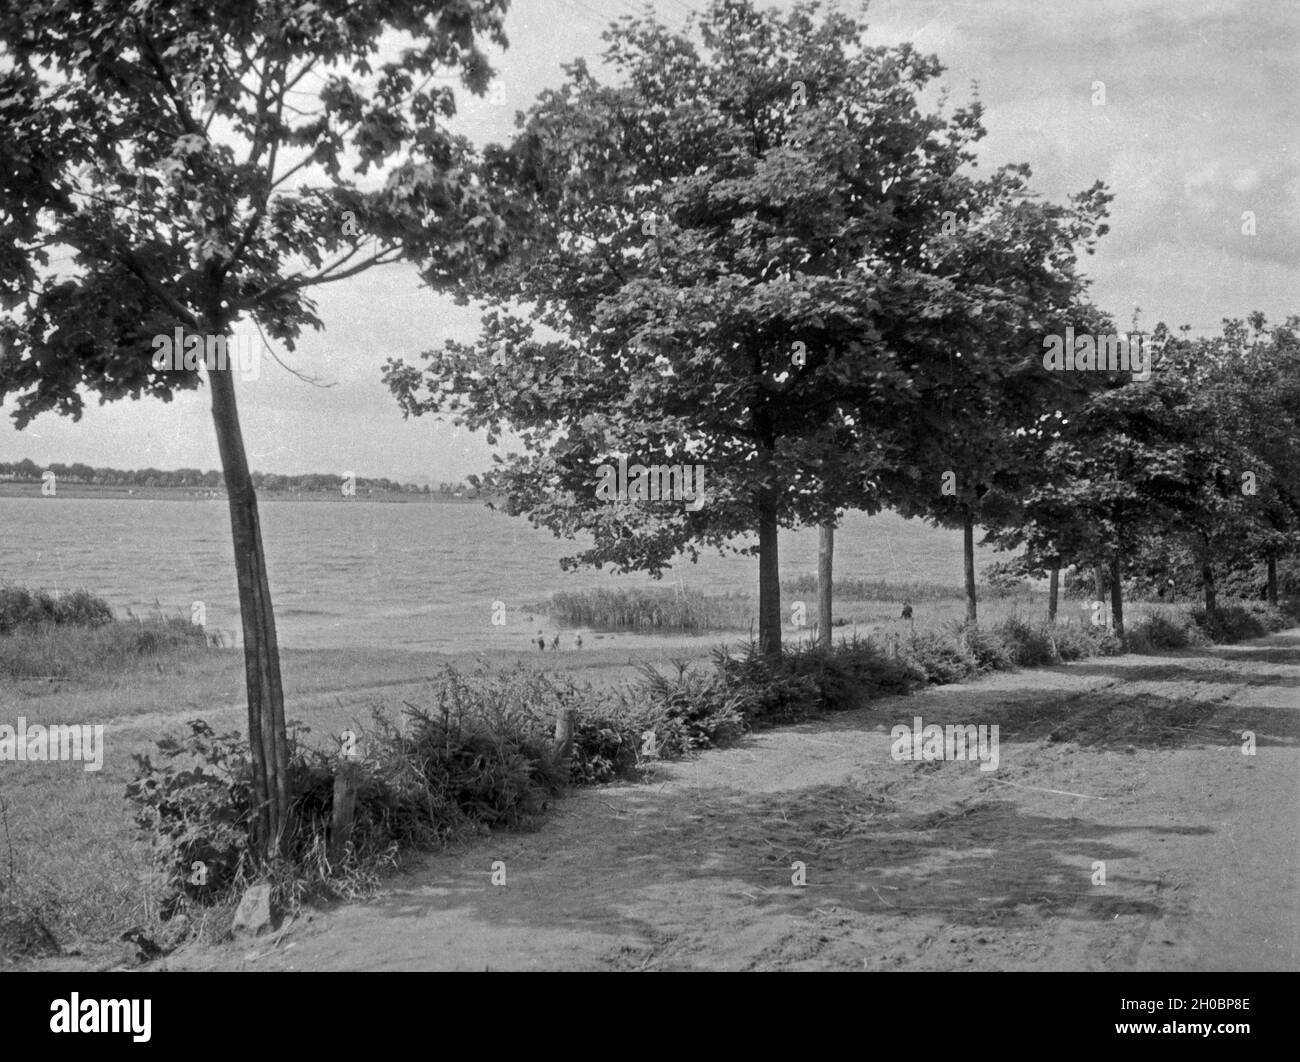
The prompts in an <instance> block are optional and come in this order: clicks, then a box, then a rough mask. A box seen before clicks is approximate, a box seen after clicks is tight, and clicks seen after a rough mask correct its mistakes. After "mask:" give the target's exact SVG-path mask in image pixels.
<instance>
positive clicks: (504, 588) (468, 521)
mask: <svg viewBox="0 0 1300 1062" xmlns="http://www.w3.org/2000/svg"><path fill="white" fill-rule="evenodd" d="M260 511H261V518H262V532H263V535H264V538H265V543H266V552H267V564H268V567H269V570H270V578H271V594H272V599H273V600H274V602H275V611H276V622H277V630H278V632H279V637H280V644H281V646H282V647H284V648H302V649H307V648H336V647H346V646H354V645H363V646H378V647H402V648H409V649H413V650H435V651H443V652H454V651H460V650H473V651H480V650H489V649H493V648H497V649H518V648H526V647H527V643H528V640H529V639H530V638H535V637H536V634H537V629H538V627H544V628H545V631H546V638H547V641H548V643H549V641H550V639H551V636H552V634H553V633H554V626H553V625H552V624H550V623H547V622H544V621H542V620H541V618H540V617H537V616H534V617H533V619H534V621H535V622H533V623H532V624H529V623H528V621H527V612H526V610H524V609H522V608H521V606H527V605H529V604H535V603H538V602H542V601H545V600H546V599H547V598H549V596H550V595H551V593H552V592H554V591H557V590H578V589H583V588H585V587H597V586H605V587H612V586H655V585H661V586H673V585H676V584H677V583H678V581H679V580H680V582H681V584H682V585H684V586H685V587H686V588H687V589H695V590H702V591H704V592H705V593H711V594H712V593H725V592H737V591H741V592H748V593H753V594H755V595H756V594H757V580H758V561H757V558H754V557H742V556H736V555H726V556H724V555H719V554H718V553H717V552H716V551H715V552H712V553H706V554H703V555H702V556H701V558H700V561H699V562H698V563H697V564H691V563H690V561H689V560H683V561H680V562H679V563H678V564H677V565H676V566H675V567H674V568H673V569H672V570H671V571H669V572H668V573H666V574H665V576H664V579H663V581H662V582H661V583H658V584H656V583H655V581H654V580H652V579H649V578H648V577H646V576H644V575H624V576H615V575H612V574H610V573H608V571H606V572H599V571H595V570H593V569H583V570H579V571H576V572H561V571H560V565H559V560H560V558H561V557H562V556H566V555H570V554H572V553H575V552H577V550H578V549H579V548H582V547H581V545H580V544H576V543H572V542H567V541H562V540H560V539H556V538H554V537H552V536H551V534H550V533H549V532H546V531H540V530H536V529H534V528H532V527H531V526H530V525H529V524H528V523H527V521H525V520H524V519H522V518H519V517H510V516H506V515H504V514H502V513H499V512H493V511H491V510H489V509H487V508H486V507H484V506H481V505H458V504H445V503H442V504H440V503H419V502H411V503H381V502H365V501H349V502H293V501H275V500H269V499H261V501H260ZM993 557H994V554H993V553H992V552H991V551H987V550H980V551H979V556H977V559H976V565H977V569H978V568H982V567H983V565H984V564H986V563H988V561H989V560H991V559H993ZM780 561H781V574H782V577H783V578H791V577H796V576H799V575H801V574H804V573H808V574H813V573H815V572H816V570H817V531H816V529H815V528H813V529H801V530H799V531H793V532H784V531H783V532H782V533H781V538H780ZM835 574H836V577H837V578H845V579H848V578H867V579H888V580H927V581H937V582H944V583H948V584H951V585H953V586H960V585H961V581H962V568H961V533H960V532H959V531H947V530H941V529H937V528H933V527H930V526H928V525H926V524H924V523H922V522H920V521H917V520H912V521H907V520H903V519H902V518H900V517H898V516H896V515H895V514H893V513H882V514H880V515H879V516H874V517H867V516H864V515H863V514H861V513H851V514H849V515H848V516H846V518H845V520H844V522H843V525H842V526H841V528H840V530H839V531H838V533H837V535H836V540H835ZM0 583H8V584H15V585H20V586H29V587H33V588H35V587H46V588H50V589H73V588H76V587H85V588H87V589H89V590H92V591H94V592H95V593H98V594H100V595H102V596H103V597H104V598H105V599H107V600H108V602H109V603H110V604H111V605H113V607H114V608H115V609H117V610H118V611H119V613H121V612H124V611H125V610H126V609H131V610H133V611H135V612H136V613H137V614H139V613H142V612H148V611H151V610H153V609H154V608H155V607H156V606H159V607H161V608H162V609H163V610H164V611H166V612H169V613H180V614H183V615H185V616H186V617H189V616H190V614H191V606H192V604H193V603H194V602H196V601H201V602H203V605H204V608H205V609H206V614H207V626H208V628H209V629H210V630H211V629H216V630H221V631H223V632H224V633H225V635H226V639H227V643H228V644H229V643H231V642H233V643H235V644H238V638H237V634H238V628H239V602H238V595H237V592H236V587H235V571H234V554H233V551H232V548H231V544H230V520H229V516H228V511H227V508H226V503H225V501H224V499H222V500H210V501H199V500H188V499H187V500H174V501H173V500H165V501H161V500H160V501H147V500H146V501H141V500H134V499H131V500H125V499H86V498H59V497H54V498H45V497H39V496H36V497H31V498H26V497H17V498H14V497H10V498H0ZM494 601H502V602H504V604H505V606H506V609H507V624H506V626H505V627H493V626H492V625H491V611H492V603H493V602H494ZM785 604H786V607H787V611H788V602H786V603H785ZM809 611H810V612H811V611H813V606H812V604H811V602H810V603H809ZM571 633H572V632H566V633H565V635H564V637H563V639H562V645H563V646H564V648H566V649H567V648H569V647H570V644H571ZM617 641H618V644H619V645H625V644H626V645H633V644H636V643H639V642H642V641H644V642H653V641H654V636H652V635H642V636H636V635H624V634H620V635H618V638H617ZM588 644H595V643H594V642H590V643H588ZM601 644H609V643H608V642H602V643H601Z"/></svg>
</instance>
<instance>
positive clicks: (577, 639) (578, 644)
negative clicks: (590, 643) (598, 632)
mask: <svg viewBox="0 0 1300 1062" xmlns="http://www.w3.org/2000/svg"><path fill="white" fill-rule="evenodd" d="M573 648H575V649H581V648H582V635H581V634H576V635H574V637H573Z"/></svg>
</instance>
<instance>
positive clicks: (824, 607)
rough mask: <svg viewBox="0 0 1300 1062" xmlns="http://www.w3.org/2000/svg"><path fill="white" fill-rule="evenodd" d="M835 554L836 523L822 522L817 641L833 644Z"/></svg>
mask: <svg viewBox="0 0 1300 1062" xmlns="http://www.w3.org/2000/svg"><path fill="white" fill-rule="evenodd" d="M834 554H835V525H834V524H822V525H821V529H820V531H819V533H818V537H817V643H818V644H819V645H823V646H825V647H826V648H827V649H829V648H830V645H831V594H832V583H831V573H832V560H833V559H834Z"/></svg>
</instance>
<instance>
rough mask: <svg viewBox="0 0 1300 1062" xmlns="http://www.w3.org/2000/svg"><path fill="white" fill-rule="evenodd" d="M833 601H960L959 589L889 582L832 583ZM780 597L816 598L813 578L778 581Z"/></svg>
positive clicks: (837, 581)
mask: <svg viewBox="0 0 1300 1062" xmlns="http://www.w3.org/2000/svg"><path fill="white" fill-rule="evenodd" d="M833 589H834V592H835V598H836V600H841V599H843V600H851V601H882V602H886V601H887V602H897V603H899V604H902V602H904V601H946V600H951V599H954V598H960V597H961V596H962V595H963V594H964V592H965V591H963V590H962V588H961V587H956V586H945V585H944V584H943V583H931V582H923V581H890V580H888V579H835V580H834V583H833ZM781 593H782V594H802V595H807V596H810V597H816V595H817V576H815V575H810V574H808V573H807V572H805V573H804V574H802V575H799V576H796V577H795V578H793V579H782V580H781Z"/></svg>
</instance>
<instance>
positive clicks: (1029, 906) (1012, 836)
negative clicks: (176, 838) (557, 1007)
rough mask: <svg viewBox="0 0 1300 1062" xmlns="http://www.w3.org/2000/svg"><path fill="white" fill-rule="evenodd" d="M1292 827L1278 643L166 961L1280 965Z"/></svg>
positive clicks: (1045, 682) (533, 842)
mask: <svg viewBox="0 0 1300 1062" xmlns="http://www.w3.org/2000/svg"><path fill="white" fill-rule="evenodd" d="M916 716H920V717H921V718H922V719H923V721H924V723H926V724H928V723H939V724H947V723H961V724H967V723H969V724H976V725H979V724H997V725H998V726H999V728H1000V762H999V766H998V769H997V770H996V771H991V772H981V771H980V770H979V766H978V764H977V763H970V762H933V763H923V762H922V763H913V762H896V761H894V760H893V759H892V758H891V755H890V748H891V743H890V729H891V728H892V727H893V726H894V725H895V724H898V723H903V724H906V725H908V726H911V724H912V721H913V719H914V718H915V717H916ZM1246 730H1249V731H1252V732H1253V734H1254V735H1255V755H1253V756H1248V755H1243V752H1242V745H1243V739H1242V736H1241V735H1242V732H1243V731H1246ZM1298 831H1300V630H1291V631H1286V632H1283V633H1280V634H1276V635H1272V636H1270V637H1268V638H1264V639H1259V640H1257V641H1254V642H1250V643H1246V644H1243V645H1240V646H1229V647H1217V648H1213V649H1207V650H1189V651H1185V652H1181V653H1178V654H1174V655H1166V656H1160V657H1139V656H1126V657H1122V658H1118V659H1099V660H1098V659H1094V660H1089V661H1083V662H1080V663H1076V664H1069V665H1063V666H1060V667H1053V668H1046V669H1042V670H1034V671H1022V672H1015V673H1011V674H1002V675H996V676H992V677H989V678H987V679H985V680H982V681H979V682H975V683H970V684H966V685H960V686H947V687H940V688H936V689H931V690H928V691H925V692H922V693H919V694H916V695H914V696H911V697H895V698H889V699H886V700H881V701H877V702H873V703H871V704H870V705H868V706H867V707H865V708H863V709H861V710H858V711H854V712H849V713H844V714H840V715H837V716H834V717H831V718H829V719H827V720H824V721H820V722H817V723H813V724H809V725H804V726H799V727H794V728H790V729H784V730H776V731H768V732H764V733H761V734H759V735H756V736H753V737H751V738H749V739H746V740H745V741H744V742H742V743H741V744H740V745H739V746H736V747H733V748H731V749H728V750H717V751H711V752H708V753H705V754H704V755H702V756H700V757H699V758H698V759H696V760H693V761H689V762H678V763H672V764H664V765H662V766H661V767H660V768H659V771H658V775H657V777H656V778H655V779H654V780H653V782H650V783H645V784H637V785H622V786H615V787H609V788H604V789H595V790H583V791H578V792H575V793H573V794H572V795H571V796H569V797H567V798H566V799H564V800H562V801H560V802H559V804H558V806H557V808H556V810H555V811H554V814H553V815H551V816H549V817H548V818H547V820H546V821H545V824H544V825H543V827H542V828H541V829H540V830H539V831H538V832H535V833H530V834H499V835H495V836H492V837H488V838H484V839H481V840H479V841H476V842H474V843H473V844H472V845H470V846H469V847H468V848H466V849H464V850H461V851H456V852H446V853H441V854H438V855H435V856H431V857H428V858H425V859H423V860H421V861H420V862H419V863H418V864H413V865H412V866H411V867H410V869H409V870H408V871H407V872H406V873H405V874H403V875H401V876H400V877H397V878H395V879H394V880H393V881H392V882H391V884H390V887H389V888H388V890H387V891H386V892H385V893H384V895H383V896H381V897H379V898H377V899H376V900H374V901H372V902H368V903H362V904H353V905H345V906H341V907H338V908H336V909H334V910H331V911H328V912H324V913H316V914H315V915H313V916H311V917H310V918H309V919H302V920H299V921H298V922H297V923H295V924H293V925H290V926H289V927H287V928H286V930H284V931H283V932H282V933H281V934H280V935H279V936H278V937H277V938H274V939H273V940H264V941H261V942H254V943H244V944H234V945H227V946H224V947H221V948H216V949H200V948H197V947H196V948H191V949H189V950H186V951H183V952H179V953H177V954H176V955H173V956H172V957H171V958H169V959H167V960H165V961H164V962H162V963H160V964H159V965H160V966H161V967H163V968H167V967H170V968H176V969H179V968H189V969H192V968H246V969H299V970H319V969H367V970H379V969H400V970H408V969H409V970H415V969H444V970H445V969H453V970H482V969H485V968H490V969H618V970H649V969H660V970H662V969H747V970H748V969H760V970H766V969H817V970H823V969H843V970H853V969H858V970H860V969H930V970H933V969H978V970H992V969H1043V970H1057V969H1088V970H1129V969H1171V970H1206V969H1228V970H1237V969H1297V968H1300V880H1298V877H1297V854H1298V852H1300V833H1298ZM494 860H501V861H503V862H504V863H505V866H506V883H505V885H499V886H494V885H492V884H491V876H492V863H493V861H494ZM796 860H798V861H801V862H803V863H804V864H805V866H806V882H807V884H806V885H804V886H796V885H794V884H792V881H791V879H792V870H791V865H792V863H794V862H795V861H796ZM1103 864H1104V871H1105V879H1104V884H1102V883H1101V878H1100V871H1101V870H1102V869H1103V866H1102V865H1103Z"/></svg>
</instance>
